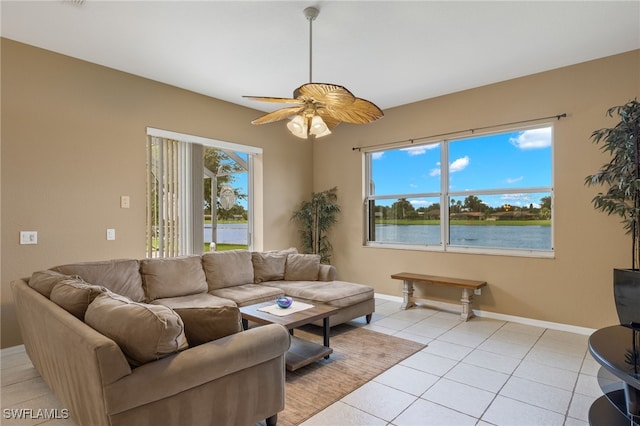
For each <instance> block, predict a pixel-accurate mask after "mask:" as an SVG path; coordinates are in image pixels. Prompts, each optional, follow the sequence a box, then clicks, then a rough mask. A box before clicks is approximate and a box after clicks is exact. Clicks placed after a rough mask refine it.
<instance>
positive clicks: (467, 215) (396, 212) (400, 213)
mask: <svg viewBox="0 0 640 426" xmlns="http://www.w3.org/2000/svg"><path fill="white" fill-rule="evenodd" d="M374 211H375V216H376V223H385V222H388V221H393V222H394V223H398V221H402V222H404V223H406V224H410V223H412V222H415V221H417V220H419V221H429V222H431V221H433V222H434V224H435V223H437V222H438V221H439V220H440V203H433V204H431V205H429V206H426V207H418V208H415V207H414V206H413V204H411V202H409V201H408V200H407V199H406V198H400V199H398V200H397V201H396V202H394V203H393V204H392V205H391V206H381V205H377V206H375V209H374ZM449 216H450V218H451V220H452V221H454V220H461V221H465V222H469V221H472V220H476V221H482V220H484V221H488V222H497V221H509V222H513V221H527V224H533V223H532V222H531V221H533V222H535V224H542V225H544V224H549V223H550V220H551V197H550V196H548V197H542V198H541V199H540V204H537V205H534V204H533V203H531V204H529V205H528V206H513V205H511V204H503V205H502V206H499V207H491V206H489V205H487V204H486V203H484V202H483V201H482V200H481V199H480V198H478V197H477V196H475V195H469V196H468V197H466V198H465V199H464V201H461V200H455V199H453V198H452V199H451V204H450V206H449ZM523 224H524V223H523Z"/></svg>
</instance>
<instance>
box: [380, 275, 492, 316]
mask: <svg viewBox="0 0 640 426" xmlns="http://www.w3.org/2000/svg"><path fill="white" fill-rule="evenodd" d="M391 278H393V279H394V280H402V281H403V283H404V288H403V290H402V295H403V303H402V306H401V307H402V309H409V308H411V307H412V306H415V302H414V298H413V284H414V283H419V284H432V285H441V286H446V287H455V288H461V289H462V299H460V302H462V313H461V314H460V319H461V320H462V321H467V320H468V319H469V318H472V317H473V310H471V307H470V305H471V302H472V301H473V293H472V292H469V290H473V291H475V290H479V289H480V288H482V287H484V286H486V285H487V282H486V281H474V280H465V279H461V278H449V277H438V276H435V275H424V274H414V273H411V272H400V273H398V274H393V275H391Z"/></svg>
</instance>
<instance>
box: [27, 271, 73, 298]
mask: <svg viewBox="0 0 640 426" xmlns="http://www.w3.org/2000/svg"><path fill="white" fill-rule="evenodd" d="M73 278H77V276H75V275H65V274H62V273H60V272H56V271H52V270H51V269H47V270H46V271H38V272H34V273H33V274H32V275H31V278H29V287H31V288H32V289H34V290H35V291H37V292H38V293H40V294H41V295H43V296H44V297H46V298H47V299H50V298H51V290H53V287H55V286H56V284H58V283H59V282H60V281H63V280H68V279H73Z"/></svg>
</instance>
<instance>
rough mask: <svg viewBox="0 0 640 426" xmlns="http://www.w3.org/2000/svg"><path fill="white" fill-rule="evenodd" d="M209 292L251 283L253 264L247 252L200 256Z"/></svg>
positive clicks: (210, 253) (222, 252)
mask: <svg viewBox="0 0 640 426" xmlns="http://www.w3.org/2000/svg"><path fill="white" fill-rule="evenodd" d="M202 266H203V268H204V273H205V275H206V277H207V284H208V286H209V291H211V290H217V289H219V288H224V287H232V286H236V285H243V284H249V283H252V282H253V263H251V252H250V251H248V250H228V251H214V252H209V253H205V254H203V255H202Z"/></svg>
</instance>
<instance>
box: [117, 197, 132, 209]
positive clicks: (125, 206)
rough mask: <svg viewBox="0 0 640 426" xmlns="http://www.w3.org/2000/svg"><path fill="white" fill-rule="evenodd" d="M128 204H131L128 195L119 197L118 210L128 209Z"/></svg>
mask: <svg viewBox="0 0 640 426" xmlns="http://www.w3.org/2000/svg"><path fill="white" fill-rule="evenodd" d="M130 202H131V200H130V198H129V196H128V195H122V196H120V208H121V209H128V208H129V206H130V205H131V203H130Z"/></svg>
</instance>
